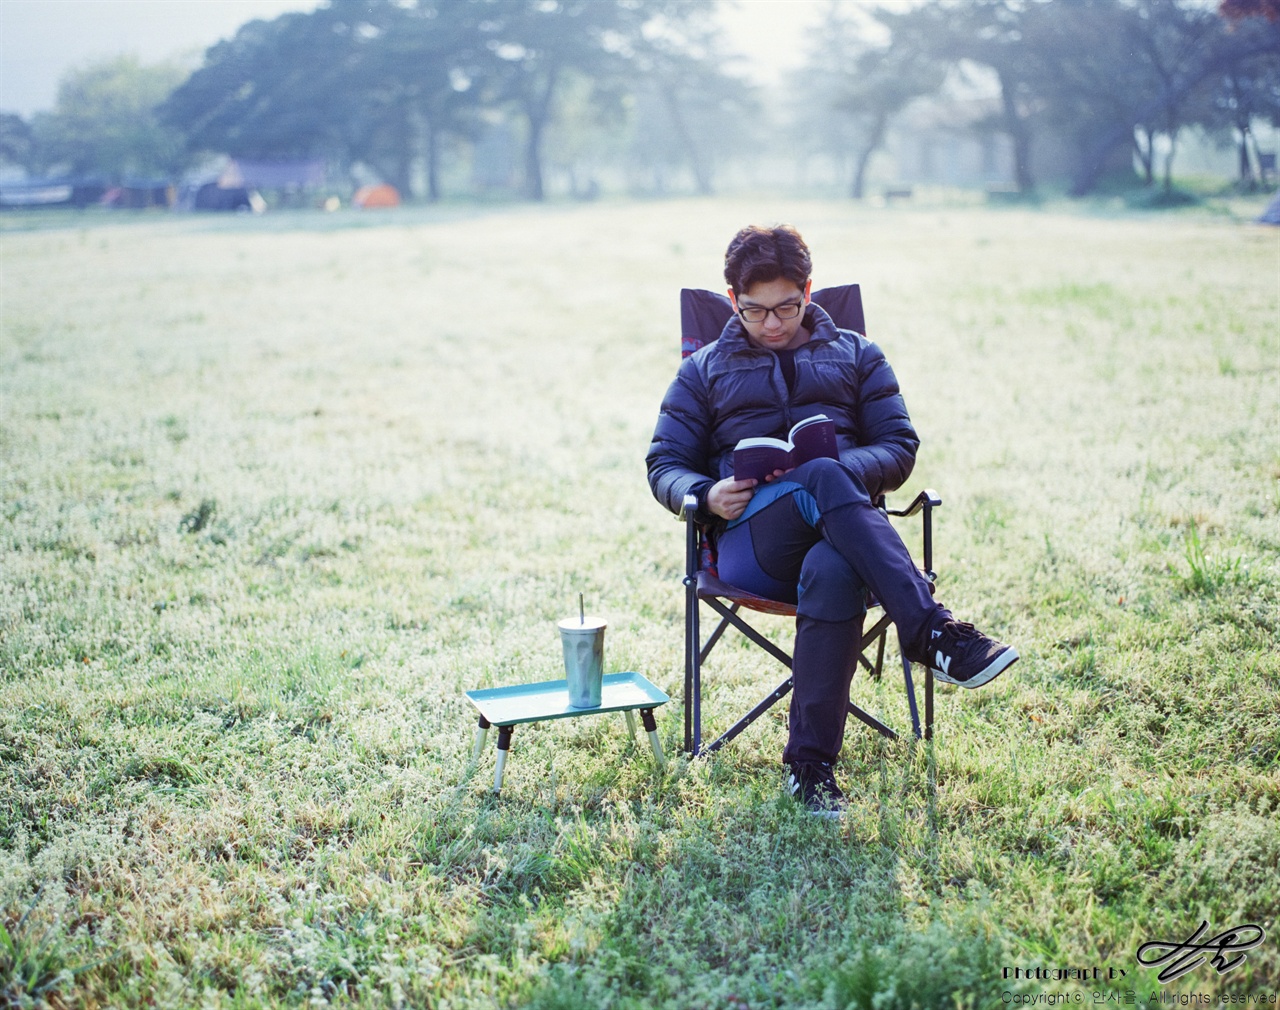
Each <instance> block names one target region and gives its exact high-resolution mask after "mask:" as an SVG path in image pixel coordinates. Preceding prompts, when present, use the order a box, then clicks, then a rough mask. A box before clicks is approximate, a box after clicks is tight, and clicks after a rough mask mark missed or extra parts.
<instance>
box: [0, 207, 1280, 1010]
mask: <svg viewBox="0 0 1280 1010" xmlns="http://www.w3.org/2000/svg"><path fill="white" fill-rule="evenodd" d="M69 220H71V222H72V223H71V224H70V225H69V226H67V225H63V226H59V225H58V224H57V222H41V223H39V224H40V226H39V227H32V228H29V229H28V228H27V227H26V226H25V225H22V223H21V222H19V224H18V225H13V226H12V227H10V226H9V225H6V226H5V230H4V231H3V233H0V270H2V273H0V283H2V285H3V286H2V288H0V298H2V299H3V301H2V305H0V468H2V469H0V482H2V483H0V490H2V494H0V508H2V509H3V521H2V522H0V537H2V539H0V549H2V550H3V564H2V569H0V761H2V762H3V775H0V925H2V926H3V928H4V933H2V934H0V967H3V970H4V972H5V974H6V975H7V976H8V977H7V978H5V979H3V980H0V994H3V996H2V998H0V1005H4V1006H6V1007H7V1006H10V1005H14V1006H24V1005H39V1001H40V1000H41V999H43V1000H45V1002H46V1005H51V1006H68V1007H85V1008H90V1007H107V1006H111V1007H124V1006H144V1005H146V1006H158V1007H190V1006H198V1005H199V1006H212V1007H218V1006H222V1007H252V1006H291V1007H301V1006H304V1005H335V1006H430V1007H450V1008H454V1010H457V1008H463V1007H489V1006H524V1005H529V1006H535V1007H545V1008H552V1007H559V1008H569V1007H618V1008H649V1007H672V1008H686V1007H687V1008H694V1007H697V1008H704V1007H715V1008H724V1010H730V1008H735V1010H741V1008H742V1007H750V1008H752V1010H757V1008H761V1007H806V1008H819V1007H841V1008H843V1007H846V1006H854V1007H859V1008H871V1007H876V1008H882V1010H889V1008H894V1007H903V1008H907V1007H948V1008H951V1007H957V1006H959V1007H974V1008H985V1007H995V1006H1002V1005H1007V1004H1005V1003H1003V1002H1002V997H1001V995H1000V994H1001V992H1002V991H1004V990H1010V991H1013V992H1021V993H1032V994H1034V993H1038V992H1047V991H1058V990H1061V991H1072V990H1073V986H1072V984H1070V983H1065V984H1063V985H1057V984H1055V985H1052V986H1046V985H1042V984H1037V983H1033V984H1031V985H1030V986H1027V985H1025V984H1022V985H1021V986H1020V987H1019V986H1017V985H1015V984H1012V983H1009V982H1006V981H1004V980H1003V979H1002V978H1001V974H1002V969H1003V968H1005V967H1012V966H1023V967H1027V966H1031V967H1035V966H1043V967H1048V968H1057V967H1063V966H1071V967H1089V966H1094V965H1097V966H1115V967H1117V968H1122V969H1124V970H1126V971H1127V972H1128V975H1127V976H1126V978H1125V982H1124V985H1123V986H1121V985H1116V986H1114V987H1113V988H1115V989H1116V990H1117V991H1120V992H1123V991H1124V989H1126V988H1133V989H1135V991H1137V992H1139V994H1140V996H1141V998H1142V1000H1144V1001H1145V999H1146V998H1147V996H1149V994H1150V993H1151V992H1155V991H1163V992H1166V993H1221V994H1250V993H1258V992H1266V993H1271V992H1274V991H1275V990H1276V988H1277V986H1278V985H1280V948H1278V947H1277V942H1278V941H1280V923H1277V921H1276V911H1277V909H1280V873H1278V872H1277V865H1278V862H1280V827H1278V826H1277V823H1278V822H1277V817H1276V811H1277V809H1280V718H1278V717H1277V712H1280V660H1278V659H1277V651H1278V650H1277V648H1276V643H1277V641H1280V566H1278V562H1277V559H1278V558H1280V504H1278V503H1280V483H1278V482H1280V423H1278V422H1280V337H1278V334H1280V233H1277V232H1276V231H1275V230H1274V229H1272V230H1265V229H1262V228H1258V227H1255V226H1252V225H1248V224H1244V223H1241V222H1240V221H1239V220H1238V219H1237V218H1236V217H1233V216H1232V215H1230V214H1223V213H1217V212H1214V213H1207V212H1206V213H1195V212H1193V211H1180V212H1179V213H1177V214H1174V215H1169V216H1167V217H1160V216H1152V215H1124V214H1121V215H1113V216H1110V217H1100V216H1088V215H1084V214H1079V213H1066V212H1062V211H1061V210H1059V209H1056V208H1054V209H1049V210H1033V209H1025V208H1022V209H1020V208H1004V209H1000V210H998V211H984V210H983V209H981V208H978V207H970V206H948V205H946V204H945V203H943V202H940V203H938V204H937V205H931V206H922V207H916V208H909V209H904V208H897V207H895V208H890V209H874V208H860V207H858V206H856V205H852V204H848V203H839V202H808V201H795V202H789V203H787V202H779V201H774V200H760V201H754V202H749V201H744V200H740V201H731V200H722V201H672V202H654V203H619V204H601V205H595V206H591V207H548V208H524V207H518V208H489V209H485V210H483V211H477V212H474V213H470V212H466V211H465V210H463V209H460V208H454V209H450V210H446V211H441V212H438V213H437V212H431V211H424V210H414V211H410V212H407V213H405V214H400V215H396V214H391V215H387V216H385V217H376V218H375V217H373V216H366V217H358V216H356V215H353V214H352V215H347V214H343V215H337V216H334V217H326V218H322V217H320V216H318V215H317V216H311V215H300V214H299V215H289V214H281V215H275V216H270V217H268V218H263V219H260V220H252V219H243V218H237V219H235V220H234V221H232V220H230V219H227V220H221V219H220V220H218V221H213V220H212V219H204V218H179V217H174V218H168V217H163V218H162V217H145V218H140V219H138V220H133V219H129V220H128V221H127V222H123V223H114V222H115V220H116V219H103V218H101V217H94V218H92V219H89V218H85V219H69ZM750 220H763V221H774V220H790V221H793V222H794V223H795V224H797V225H798V226H799V227H800V229H801V230H802V231H803V232H804V234H805V236H806V238H807V239H808V240H809V242H810V244H811V246H812V247H813V249H814V253H815V259H816V261H817V264H818V274H817V277H816V283H817V284H818V285H819V286H821V285H822V284H829V283H839V282H841V281H845V280H848V279H857V280H859V281H860V282H861V283H862V284H863V285H864V291H865V297H866V302H867V312H868V319H869V327H870V330H871V335H872V337H873V338H875V339H877V340H878V341H880V342H881V343H882V344H883V346H884V347H885V349H886V351H887V353H888V355H889V358H890V360H891V361H892V362H893V363H894V367H895V369H896V371H897V373H898V376H899V378H900V380H901V382H902V384H903V387H904V389H905V391H906V395H907V402H908V405H909V407H910V408H911V411H912V416H913V418H914V419H915V421H916V423H917V426H918V428H919V430H920V432H921V435H922V437H923V440H924V448H923V450H922V452H921V455H920V459H919V463H918V465H917V468H916V471H915V474H914V475H913V477H912V479H911V481H910V483H909V484H908V486H907V487H906V488H904V489H903V491H902V492H900V493H899V495H898V496H896V498H897V499H898V500H904V499H906V498H907V497H908V496H909V495H912V494H914V493H915V492H916V491H917V490H919V489H920V488H922V487H925V486H929V487H934V488H937V489H938V490H939V491H940V493H941V495H942V497H943V499H944V502H945V504H944V506H943V508H942V509H941V510H940V511H939V513H938V516H937V522H938V529H937V561H936V564H937V567H938V568H939V570H940V572H941V584H940V593H941V596H942V598H943V599H944V601H945V602H946V603H947V604H948V605H949V606H951V607H952V608H953V609H954V610H955V611H956V612H957V613H958V614H959V615H960V616H961V617H963V618H965V619H968V620H973V621H974V622H975V623H978V624H979V625H980V626H983V627H984V628H986V629H989V630H990V631H992V632H993V633H995V634H997V635H999V636H1001V637H1003V638H1005V639H1006V640H1009V641H1012V642H1014V643H1016V644H1017V646H1018V648H1019V651H1020V652H1021V654H1022V656H1023V659H1022V661H1021V662H1020V663H1019V664H1018V665H1017V666H1016V667H1014V669H1013V670H1012V671H1011V672H1010V674H1009V675H1006V676H1005V677H1002V678H1001V679H1000V680H999V681H997V682H996V683H995V684H993V685H992V686H991V687H989V688H986V689H984V690H982V691H977V692H955V691H952V690H950V689H942V690H940V692H939V693H940V697H939V702H938V708H939V726H938V733H937V738H936V740H935V741H934V743H933V744H932V745H924V744H908V743H901V744H892V743H887V742H883V741H881V740H879V739H877V738H873V737H872V736H870V735H869V734H867V733H865V732H862V731H861V730H858V729H856V728H851V730H850V732H849V736H848V739H847V741H846V747H845V753H844V756H843V759H842V761H841V763H840V765H839V766H838V769H837V773H838V776H839V778H840V779H841V781H842V783H843V784H844V785H845V786H846V789H847V791H848V793H849V796H850V804H851V806H850V812H849V815H848V817H847V818H846V820H845V821H844V823H843V824H842V825H839V826H832V825H828V824H814V823H811V821H810V819H808V818H807V817H805V816H803V815H802V814H800V813H798V812H797V810H796V809H795V808H794V806H793V805H792V804H791V803H790V801H789V800H787V799H786V798H785V797H784V796H783V795H782V790H781V768H780V765H779V763H778V762H779V755H780V753H781V748H782V743H783V740H784V735H785V717H784V712H783V711H781V710H780V711H777V712H775V713H772V714H771V715H770V716H769V717H767V718H765V719H763V720H761V722H760V723H759V724H757V725H756V726H755V727H753V728H752V730H750V731H749V732H748V733H747V734H746V735H744V736H743V737H740V738H739V739H738V740H737V741H736V742H735V743H734V744H733V745H731V746H730V747H728V748H727V749H726V750H724V751H723V752H721V753H720V754H718V755H716V756H715V757H714V758H713V759H711V760H709V761H699V762H695V763H693V764H686V763H685V762H683V761H680V760H676V761H673V763H672V769H671V771H670V772H669V774H668V775H667V776H665V777H659V776H658V775H656V773H655V771H654V769H653V765H652V761H651V760H650V759H649V758H648V757H647V756H646V752H645V750H643V749H642V750H639V751H636V750H633V749H632V747H631V746H630V744H629V742H628V738H627V735H626V733H625V724H624V723H623V721H622V719H621V718H620V717H600V718H590V719H579V720H573V721H570V722H555V723H547V724H543V725H539V726H534V727H521V728H519V729H518V730H517V732H516V735H515V740H514V744H513V748H514V749H513V751H512V754H513V756H512V759H511V763H510V765H509V769H508V774H507V783H506V787H505V789H504V791H503V795H502V796H501V798H494V797H492V796H491V795H490V794H489V792H488V789H487V787H488V785H489V784H490V782H491V776H492V767H493V766H492V761H493V751H492V749H490V750H489V751H488V752H487V753H486V754H485V756H484V758H483V760H482V761H481V763H480V765H479V767H478V768H476V769H469V768H468V758H469V755H470V749H471V735H472V730H473V727H474V722H473V712H472V710H471V709H470V706H469V705H468V704H467V702H466V700H465V699H464V698H463V695H462V692H463V691H464V690H465V689H467V688H470V687H486V686H494V685H499V684H506V683H513V682H520V681H536V680H542V679H549V678H552V677H555V676H557V675H558V671H559V669H560V666H561V660H560V649H559V643H558V637H557V633H556V630H555V626H554V622H555V621H556V620H557V619H558V618H560V617H563V616H565V615H567V614H569V613H571V612H574V611H575V609H576V606H577V594H578V592H583V593H584V594H585V596H586V599H587V601H588V606H589V608H590V609H591V610H592V611H594V612H599V613H601V614H603V615H605V616H607V617H608V619H609V622H610V623H609V630H608V639H607V644H606V662H607V664H608V666H609V667H610V668H611V669H615V670H627V669H634V670H640V671H642V672H644V673H645V674H646V675H647V676H649V677H650V679H652V680H653V681H655V682H656V683H657V684H659V685H660V686H661V687H663V688H664V689H665V690H667V691H668V692H669V693H670V694H672V695H673V701H672V703H671V704H670V705H667V706H665V707H664V708H662V709H660V710H659V712H658V717H659V719H658V722H659V731H660V734H661V737H662V740H663V743H664V746H665V747H666V749H667V751H668V753H669V754H674V752H675V751H676V750H677V748H678V745H679V741H680V738H681V725H682V721H681V720H682V715H681V708H680V701H679V694H680V667H681V640H680V636H681V628H682V622H681V606H682V593H681V587H680V582H679V580H680V574H681V567H682V542H681V529H680V526H679V524H677V523H676V522H675V521H674V520H673V519H672V518H671V517H670V516H669V515H667V514H666V513H665V512H664V510H663V509H661V507H660V506H658V505H657V504H656V503H655V502H654V501H653V500H652V498H651V497H650V495H649V492H648V488H647V486H646V484H645V480H644V469H643V457H644V454H645V451H646V448H647V445H648V439H649V435H650V433H651V431H652V425H653V421H654V418H655V414H656V410H657V405H658V401H659V399H660V398H661V395H662V393H663V391H664V389H665V387H666V384H667V382H668V381H669V379H670V377H671V375H672V373H673V371H674V369H675V366H676V363H677V358H678V350H677V348H678V339H677V330H678V314H677V305H676V292H677V290H678V289H679V288H680V287H681V286H707V287H717V288H718V287H719V286H720V279H719V276H718V270H717V263H718V259H719V256H720V254H721V252H722V250H723V248H724V245H725V243H726V242H727V240H728V238H729V236H730V235H731V234H732V232H733V231H734V229H736V228H737V227H738V226H740V225H741V224H743V223H745V222H747V221H750ZM775 631H776V633H777V634H778V635H779V636H781V637H785V635H786V632H787V628H786V622H783V621H776V622H775ZM722 648H724V649H725V652H724V653H723V655H722V658H721V659H720V661H719V662H718V663H717V664H715V665H714V666H713V667H711V668H710V672H709V674H708V676H709V684H708V688H707V696H706V698H705V700H704V711H705V715H706V718H707V719H708V721H709V722H711V723H713V724H721V725H722V724H724V723H725V722H727V721H729V720H730V719H731V718H732V717H733V716H734V715H735V714H736V713H737V711H739V710H740V709H742V708H745V707H746V706H747V705H748V704H750V703H752V702H754V701H755V700H756V698H757V697H758V696H759V695H761V694H763V693H764V691H765V690H767V688H766V684H769V686H771V681H772V680H773V679H774V678H775V671H774V670H773V669H771V668H770V667H769V665H768V662H767V661H766V660H765V659H763V658H759V657H758V656H757V655H756V654H755V653H754V652H751V651H747V650H745V649H742V648H740V647H739V646H738V645H736V644H734V643H732V642H727V643H726V645H725V646H723V647H722ZM855 692H856V695H857V697H858V699H859V700H860V703H862V704H863V705H864V707H869V708H871V709H872V710H874V711H878V712H882V713H884V714H886V716H887V717H888V718H892V719H896V720H898V721H899V722H901V721H902V719H903V718H904V713H905V705H904V703H903V701H902V699H901V691H900V690H895V689H894V688H893V686H892V685H891V684H888V683H886V684H884V685H882V686H879V687H876V686H873V685H869V684H867V683H866V682H865V681H863V680H862V679H861V678H859V679H858V680H856V681H855ZM1201 919H1207V920H1209V922H1210V925H1211V926H1212V927H1213V928H1214V930H1215V931H1219V930H1222V929H1226V928H1227V927H1229V926H1232V925H1239V924H1242V923H1244V922H1256V923H1258V924H1260V925H1262V926H1263V927H1264V928H1265V929H1266V930H1267V932H1268V938H1267V941H1266V942H1265V943H1264V944H1263V945H1262V946H1260V947H1258V948H1256V949H1254V950H1253V951H1250V952H1249V954H1248V957H1247V960H1246V961H1245V963H1244V964H1242V965H1241V966H1240V967H1238V968H1236V969H1235V970H1233V971H1231V972H1229V973H1227V974H1225V975H1221V976H1219V975H1217V973H1215V972H1214V971H1213V970H1212V969H1211V968H1209V967H1204V968H1202V969H1199V970H1197V971H1196V972H1193V973H1192V974H1190V975H1187V976H1184V977H1183V978H1182V979H1180V980H1179V981H1178V982H1176V983H1172V984H1170V985H1167V986H1161V985H1159V984H1157V983H1156V982H1155V980H1154V974H1155V970H1154V969H1146V968H1142V967H1140V966H1138V965H1137V962H1136V951H1137V948H1138V947H1139V946H1140V945H1141V944H1142V943H1144V942H1146V941H1148V940H1156V939H1180V938H1183V937H1186V936H1189V935H1190V934H1191V932H1192V931H1193V930H1194V929H1195V927H1196V926H1197V925H1198V924H1199V922H1200V921H1201ZM4 951H8V952H10V953H4ZM14 951H16V952H17V955H14V954H13V952H14ZM4 957H9V958H10V961H4V960H2V959H3V958H4ZM19 961H20V962H21V964H22V965H24V966H25V967H23V968H21V970H20V971H19V970H18V969H16V968H13V967H10V966H9V965H10V963H11V962H12V963H13V964H17V963H19ZM42 987H43V988H42ZM1075 988H1077V989H1079V990H1080V991H1081V992H1083V993H1084V994H1085V996H1084V998H1085V1001H1086V1004H1087V1003H1088V1001H1089V1000H1090V998H1091V997H1090V992H1091V987H1089V986H1087V985H1086V986H1076V987H1075Z"/></svg>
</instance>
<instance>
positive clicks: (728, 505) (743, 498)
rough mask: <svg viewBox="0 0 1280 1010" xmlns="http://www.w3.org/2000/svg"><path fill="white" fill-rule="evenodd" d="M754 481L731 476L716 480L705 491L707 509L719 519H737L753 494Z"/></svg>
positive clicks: (754, 489) (754, 490)
mask: <svg viewBox="0 0 1280 1010" xmlns="http://www.w3.org/2000/svg"><path fill="white" fill-rule="evenodd" d="M756 483H757V481H756V480H754V479H752V480H734V479H733V478H732V477H726V478H725V479H724V480H722V481H717V482H716V483H715V484H712V485H711V490H710V491H708V492H707V511H708V512H711V513H712V514H714V515H718V516H719V517H720V518H721V519H737V518H738V516H740V515H742V513H743V511H744V510H745V509H746V507H747V502H749V501H751V496H752V495H753V494H755V492H756Z"/></svg>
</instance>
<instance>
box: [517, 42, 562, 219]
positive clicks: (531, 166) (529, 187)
mask: <svg viewBox="0 0 1280 1010" xmlns="http://www.w3.org/2000/svg"><path fill="white" fill-rule="evenodd" d="M530 87H531V88H532V89H535V90H534V92H533V93H531V94H528V95H527V96H526V100H525V103H524V107H525V118H526V119H527V120H528V121H529V136H528V138H527V139H526V142H525V147H524V195H525V196H527V197H528V198H529V199H530V200H537V201H539V202H541V201H542V200H543V199H545V197H546V194H545V192H544V190H543V186H542V134H543V131H544V130H545V129H546V126H547V120H548V119H549V118H550V116H551V96H552V95H553V94H554V93H555V87H556V68H555V67H552V68H551V69H550V70H549V71H547V80H546V85H545V86H544V87H543V89H542V93H541V94H537V93H536V88H537V84H536V82H530Z"/></svg>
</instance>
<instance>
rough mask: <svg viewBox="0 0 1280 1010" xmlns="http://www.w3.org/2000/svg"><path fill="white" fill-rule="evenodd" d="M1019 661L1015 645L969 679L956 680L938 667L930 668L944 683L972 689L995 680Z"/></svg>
mask: <svg viewBox="0 0 1280 1010" xmlns="http://www.w3.org/2000/svg"><path fill="white" fill-rule="evenodd" d="M1017 661H1018V653H1017V650H1016V649H1014V648H1013V646H1009V648H1007V649H1005V650H1004V652H1002V653H1000V655H998V656H996V658H995V659H993V660H992V661H991V662H990V663H988V664H987V665H986V666H985V667H983V668H982V669H981V670H979V671H978V672H977V673H975V674H974V675H973V676H972V677H970V678H969V679H968V680H955V679H954V678H952V677H948V676H947V675H946V674H945V673H943V672H942V671H941V670H939V669H937V668H936V667H932V666H931V667H929V669H930V670H931V671H932V673H933V675H934V677H935V678H937V679H938V680H940V681H942V682H943V683H944V684H954V685H955V686H956V687H967V688H970V689H972V688H975V687H982V686H983V685H984V684H990V683H991V682H992V681H993V680H995V679H996V678H997V677H998V676H1000V674H1002V673H1004V671H1005V670H1007V669H1009V667H1011V666H1013V664H1014V663H1016V662H1017Z"/></svg>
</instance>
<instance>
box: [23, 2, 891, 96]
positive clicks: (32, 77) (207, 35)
mask: <svg viewBox="0 0 1280 1010" xmlns="http://www.w3.org/2000/svg"><path fill="white" fill-rule="evenodd" d="M317 2H318V0H0V111H3V112H17V113H19V114H20V115H22V116H30V115H31V114H32V113H33V112H36V111H41V110H48V109H51V108H52V107H53V103H54V99H55V96H56V94H57V87H58V80H59V78H61V77H62V75H63V74H64V73H65V72H66V71H67V70H69V69H71V68H73V67H77V66H82V65H84V64H85V63H90V62H93V61H95V60H99V59H104V58H107V57H111V56H118V55H121V54H126V53H127V54H132V55H135V56H137V57H138V58H139V59H140V60H141V61H142V62H143V63H156V62H160V61H162V60H170V59H183V60H189V61H190V62H191V64H192V66H196V65H198V64H199V58H200V54H201V53H203V51H204V50H205V49H207V48H208V47H209V46H211V45H213V44H214V43H215V42H217V41H218V40H220V39H224V38H228V37H230V36H231V35H234V34H235V32H236V29H238V28H239V27H240V26H241V25H242V24H244V23H245V22H246V21H251V20H253V19H254V18H274V17H276V16H278V15H280V14H282V13H284V12H285V11H289V10H309V9H311V8H313V7H315V6H317ZM846 2H850V0H846ZM852 2H859V0H852ZM867 2H870V0H867ZM828 3H829V0H737V3H736V4H730V5H728V6H727V7H726V8H725V10H724V11H723V13H722V17H723V20H724V26H725V34H726V36H727V37H728V40H729V42H730V44H731V46H732V48H734V49H736V50H740V51H742V52H744V53H745V54H746V55H748V56H749V57H751V58H752V60H753V61H754V62H755V63H756V65H757V67H758V68H759V70H760V71H761V74H760V76H762V77H769V76H773V75H774V74H776V73H778V72H781V71H782V70H784V69H786V68H788V67H791V66H794V65H796V64H797V63H799V62H800V60H801V49H802V44H803V38H804V34H805V31H806V29H808V28H810V27H811V26H813V25H814V24H815V23H817V21H818V20H819V18H820V17H821V14H822V12H823V10H825V9H826V7H827V5H828Z"/></svg>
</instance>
